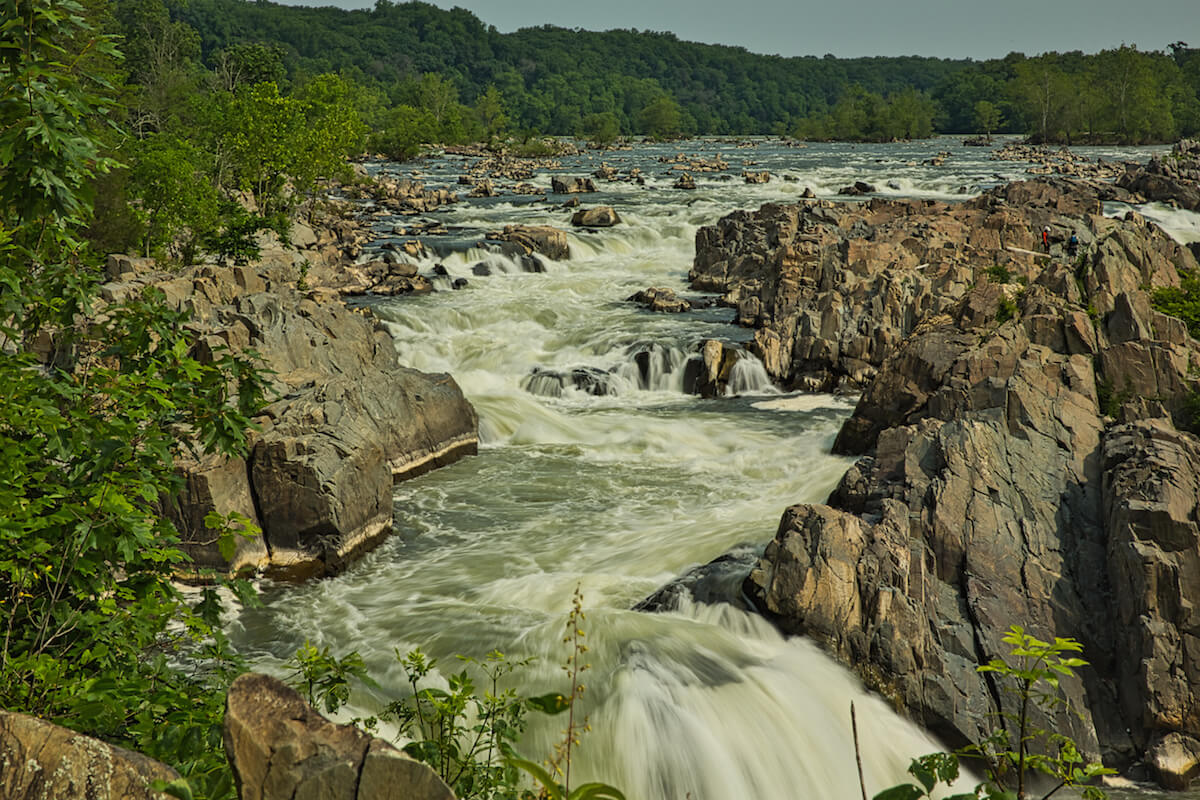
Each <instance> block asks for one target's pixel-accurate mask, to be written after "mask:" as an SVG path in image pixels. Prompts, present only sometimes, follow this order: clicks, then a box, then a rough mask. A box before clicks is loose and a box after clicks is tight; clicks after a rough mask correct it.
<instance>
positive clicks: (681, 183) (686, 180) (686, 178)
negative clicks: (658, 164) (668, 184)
mask: <svg viewBox="0 0 1200 800" xmlns="http://www.w3.org/2000/svg"><path fill="white" fill-rule="evenodd" d="M672 185H673V186H674V187H675V188H676V189H695V188H696V179H695V178H693V177H692V176H691V175H690V174H689V173H687V172H685V173H683V174H682V175H680V176H679V177H678V178H676V179H675V183H674V184H672Z"/></svg>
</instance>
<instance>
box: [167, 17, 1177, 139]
mask: <svg viewBox="0 0 1200 800" xmlns="http://www.w3.org/2000/svg"><path fill="white" fill-rule="evenodd" d="M168 4H169V6H170V11H171V16H172V19H173V20H175V21H177V22H181V23H183V24H186V25H188V26H189V27H190V28H191V29H192V30H193V31H195V32H196V36H197V39H198V45H199V50H200V58H201V59H202V60H203V61H204V62H205V63H208V64H215V63H216V62H217V60H219V59H220V57H221V56H220V54H221V53H224V52H227V51H228V50H229V48H230V47H231V46H246V45H249V44H259V45H262V46H264V47H266V48H269V49H271V50H272V51H273V52H275V53H276V54H277V55H278V58H279V61H280V64H281V66H282V69H283V71H284V78H285V80H287V81H289V82H294V83H303V82H304V81H305V80H307V77H306V76H309V75H317V74H323V73H335V74H338V75H340V76H342V77H343V78H344V79H346V80H348V81H352V82H353V83H354V84H356V85H358V86H360V87H364V89H365V90H366V91H369V92H371V93H373V97H374V100H375V103H376V105H375V108H378V107H379V106H378V104H379V103H383V104H384V105H386V107H387V108H388V109H389V114H387V115H382V116H380V117H378V118H376V119H372V120H369V121H368V124H371V125H372V126H374V127H376V129H378V130H381V131H382V130H385V129H389V128H390V129H391V131H392V135H391V139H390V141H391V142H392V143H393V144H396V143H400V142H411V140H412V139H413V138H414V137H416V138H418V139H422V138H423V139H425V140H430V141H432V140H438V141H451V140H452V139H453V138H454V137H458V138H461V139H465V138H470V137H471V136H479V135H480V134H481V133H482V134H484V135H488V134H497V133H506V134H517V135H520V136H521V137H522V138H527V137H528V136H529V135H530V134H533V133H545V134H556V135H586V136H596V135H597V134H599V135H600V138H602V139H603V138H607V137H608V136H610V135H611V136H633V135H649V136H660V137H661V136H672V135H692V134H698V135H739V134H776V135H793V136H799V137H802V138H811V139H847V140H876V141H886V140H891V139H903V138H911V137H919V136H927V135H930V134H931V133H1008V134H1026V135H1028V136H1031V137H1033V138H1034V139H1036V140H1039V141H1046V142H1063V143H1067V142H1071V143H1079V142H1097V143H1098V142H1112V143H1143V142H1161V141H1171V140H1174V139H1177V138H1179V137H1181V136H1188V135H1193V134H1195V133H1197V132H1198V131H1200V99H1198V95H1200V50H1197V49H1193V48H1189V47H1188V46H1187V45H1186V44H1185V43H1183V42H1176V43H1174V44H1172V45H1170V46H1169V47H1167V48H1166V49H1165V50H1163V51H1143V50H1138V49H1137V48H1136V47H1132V46H1121V47H1119V48H1116V49H1112V50H1106V51H1103V52H1100V53H1096V54H1084V53H1081V52H1069V53H1047V54H1042V55H1036V56H1032V57H1026V56H1025V55H1022V54H1019V53H1011V54H1009V55H1008V56H1005V57H1004V58H1002V59H991V60H983V61H976V60H971V59H962V60H952V59H939V58H925V57H918V56H905V57H873V58H854V59H840V58H835V57H833V56H830V55H825V56H823V57H817V56H803V57H794V58H784V57H781V56H771V55H760V54H756V53H751V52H749V51H747V50H745V49H744V48H740V47H727V46H721V45H707V44H698V43H693V42H684V41H680V40H679V39H678V38H676V37H675V36H674V35H673V34H671V33H666V32H657V31H638V30H611V31H605V32H591V31H583V30H569V29H565V28H559V27H554V26H550V25H546V26H541V27H535V28H525V29H522V30H518V31H516V32H514V33H508V34H503V33H499V32H498V31H497V30H496V29H495V28H494V27H492V26H489V25H486V24H485V23H484V22H482V21H481V20H479V19H478V18H477V17H475V16H474V15H473V14H471V13H470V12H468V11H466V10H464V9H461V8H456V9H454V10H451V11H446V10H443V9H440V8H438V7H436V6H433V5H431V4H429V3H424V2H405V3H394V2H392V1H391V0H377V2H376V4H375V6H374V8H372V9H364V10H356V11H345V10H340V9H336V8H332V7H326V8H308V7H297V6H282V5H276V4H274V3H270V2H253V3H251V2H244V0H186V2H185V0H168ZM430 75H434V76H436V79H437V81H438V82H439V85H438V86H436V87H435V88H436V89H437V90H438V91H434V92H432V93H431V92H430V87H429V86H425V87H424V89H422V88H421V85H422V82H423V81H427V80H429V78H427V76H430ZM481 104H486V105H488V106H490V107H491V108H492V109H493V111H492V112H491V113H490V114H486V115H485V116H486V117H487V119H488V120H489V122H488V123H486V124H485V123H480V122H479V117H480V113H481V112H480V111H479V108H480V106H481ZM447 110H451V113H450V114H449V116H450V117H451V119H449V120H447V119H446V116H447V113H446V112H447ZM472 111H474V112H475V113H471V112H472ZM454 112H457V114H456V113H454ZM376 113H377V114H382V112H376ZM481 124H482V127H481ZM439 137H440V138H439ZM409 149H410V150H411V144H410V146H409Z"/></svg>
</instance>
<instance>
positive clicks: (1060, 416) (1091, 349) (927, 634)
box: [691, 179, 1200, 786]
mask: <svg viewBox="0 0 1200 800" xmlns="http://www.w3.org/2000/svg"><path fill="white" fill-rule="evenodd" d="M1122 191H1123V190H1121V189H1118V188H1116V187H1113V186H1108V185H1103V184H1092V183H1086V182H1068V181H1064V180H1061V179H1050V180H1044V181H1033V182H1024V183H1015V184H1011V185H1009V186H1005V187H1001V188H998V189H995V190H993V191H991V192H987V193H985V194H983V195H982V196H980V197H978V198H976V199H973V200H970V201H967V202H965V203H962V204H960V205H953V206H951V205H947V204H943V203H938V202H933V201H921V200H909V201H890V200H883V199H873V200H870V201H867V202H864V203H862V204H857V205H833V204H830V203H825V202H821V201H817V200H811V201H807V202H804V203H802V204H799V205H787V206H784V205H768V206H764V207H763V208H762V209H760V210H759V211H757V212H736V213H735V214H732V215H730V216H728V217H726V218H725V219H723V220H721V221H720V222H719V223H718V224H717V225H716V226H712V227H708V228H704V229H702V230H701V231H700V232H699V233H698V234H697V255H696V262H695V267H694V269H693V270H692V273H691V279H692V286H693V288H698V289H708V290H715V291H720V292H723V293H724V300H725V302H727V303H729V304H730V305H733V306H735V307H736V308H737V309H738V318H739V320H740V322H741V323H742V324H744V325H747V326H752V327H754V328H755V335H754V341H753V344H752V347H753V348H754V349H755V350H756V351H757V352H758V353H759V354H760V355H761V357H762V359H763V361H764V363H765V365H766V367H767V369H768V371H769V372H770V373H771V374H772V376H774V377H775V378H776V379H777V380H779V381H780V382H782V383H783V384H784V385H786V386H790V387H795V388H804V389H810V390H826V391H828V390H858V389H860V388H861V389H864V391H863V394H862V397H861V400H860V402H859V404H858V406H857V408H856V410H855V412H854V415H853V416H852V417H851V419H849V420H848V421H847V422H846V423H845V425H844V427H843V428H842V430H841V433H840V434H839V436H838V439H837V443H836V445H835V450H836V451H838V452H841V453H844V454H849V455H858V456H860V459H859V461H858V462H857V463H856V464H855V465H854V466H853V467H852V468H851V469H850V470H848V471H847V473H846V474H845V476H844V477H843V479H842V481H841V483H840V485H839V486H838V488H837V489H836V490H835V491H834V493H833V494H832V496H831V497H830V498H829V500H828V502H827V504H824V505H798V506H793V507H791V508H789V509H788V510H787V511H786V512H785V513H784V515H783V518H782V520H781V522H780V526H779V530H778V533H777V534H776V536H775V538H774V540H773V541H772V542H771V543H770V544H769V545H768V546H767V549H766V551H765V553H764V555H763V556H762V558H761V559H760V560H759V562H758V564H757V566H756V567H755V568H754V570H753V572H752V573H751V574H750V576H749V577H748V578H747V580H746V583H745V589H746V590H747V593H748V594H749V595H750V596H751V597H752V598H753V599H754V602H755V603H756V604H757V605H758V607H759V608H760V609H761V610H762V611H763V612H764V613H765V614H767V615H768V616H769V617H771V618H772V619H774V620H775V621H776V622H777V624H778V625H779V626H780V627H781V628H782V629H784V630H786V631H788V632H792V633H797V634H805V635H808V636H811V637H813V638H814V639H816V640H818V641H820V642H822V643H823V644H824V645H825V647H826V648H827V649H828V650H829V651H830V652H831V653H833V654H835V655H836V656H837V657H838V658H840V659H841V660H842V661H844V662H845V663H847V664H849V665H850V666H852V667H853V668H854V669H855V670H856V671H857V672H858V673H859V674H860V675H862V677H863V678H864V680H865V681H866V682H867V683H868V685H870V686H872V687H874V688H876V689H878V690H879V691H880V692H882V693H883V694H884V695H886V696H888V697H889V698H891V699H892V700H893V701H894V703H895V704H896V705H897V706H898V707H899V708H902V709H904V710H905V711H906V712H907V713H908V714H910V715H911V716H912V717H913V718H914V719H916V720H917V721H919V722H921V723H922V724H923V725H925V726H926V727H927V728H929V729H930V730H932V731H933V732H935V733H937V734H939V735H940V736H941V737H942V738H943V739H944V740H945V741H946V742H947V743H948V744H950V745H952V746H958V745H962V744H965V743H966V742H968V741H978V740H979V739H980V738H982V736H983V734H984V733H985V732H986V731H988V730H991V729H992V727H993V726H994V725H995V719H996V717H995V712H996V711H1012V710H1013V709H1012V708H1011V705H1012V703H1013V698H1012V697H1011V696H1009V695H1007V694H1005V693H1004V692H1003V691H1001V688H1000V686H999V685H998V684H997V683H996V681H995V679H994V678H993V677H992V676H990V675H988V674H981V673H978V672H976V671H975V666H976V665H977V664H980V663H986V662H987V661H989V660H991V659H993V658H997V657H1001V656H1005V655H1007V652H1008V647H1007V645H1005V644H1004V643H1003V642H1002V641H1001V637H1002V636H1003V635H1004V633H1005V632H1006V631H1007V629H1008V628H1009V626H1010V625H1012V624H1017V625H1021V626H1023V627H1024V628H1025V629H1026V631H1027V632H1029V633H1031V634H1033V635H1035V636H1038V637H1039V638H1042V639H1047V638H1050V639H1052V638H1053V637H1054V636H1070V637H1074V638H1077V639H1079V640H1080V641H1081V642H1082V643H1083V645H1084V656H1085V657H1086V658H1087V659H1088V660H1089V661H1090V662H1091V667H1089V668H1085V669H1084V670H1082V671H1081V672H1080V676H1079V677H1078V678H1076V679H1074V680H1067V681H1064V682H1063V690H1064V693H1065V695H1066V697H1067V698H1068V699H1069V700H1070V701H1071V704H1072V706H1073V707H1074V708H1075V710H1077V711H1079V712H1081V715H1080V716H1075V715H1074V714H1072V713H1069V712H1067V711H1059V712H1056V713H1054V714H1052V715H1051V716H1050V718H1044V719H1042V720H1040V722H1041V723H1043V724H1045V725H1046V726H1047V727H1050V728H1053V729H1055V730H1059V731H1063V732H1066V733H1069V734H1071V735H1072V736H1073V737H1074V738H1075V739H1076V741H1077V742H1079V744H1080V746H1081V749H1083V750H1084V751H1085V752H1086V753H1088V754H1091V755H1093V756H1100V755H1102V756H1103V757H1104V758H1105V760H1106V762H1107V763H1109V764H1111V765H1115V766H1117V767H1119V768H1122V769H1127V768H1130V767H1133V766H1135V765H1138V764H1145V765H1147V766H1148V767H1149V768H1150V771H1151V772H1152V773H1153V775H1154V776H1155V777H1156V778H1158V779H1159V780H1160V781H1161V782H1163V783H1164V784H1166V785H1171V786H1181V785H1184V784H1185V783H1186V782H1187V781H1188V780H1190V778H1191V777H1192V776H1193V775H1195V774H1196V773H1197V771H1198V770H1200V760H1198V759H1197V755H1196V754H1197V753H1200V714H1197V709H1198V705H1197V703H1198V700H1197V697H1196V690H1197V687H1198V686H1200V681H1198V678H1200V673H1198V671H1197V670H1198V669H1200V660H1198V659H1200V651H1198V650H1197V648H1196V642H1197V639H1196V634H1197V623H1198V622H1200V620H1198V619H1197V618H1196V615H1195V613H1194V611H1193V608H1194V604H1195V603H1196V601H1197V600H1198V599H1200V585H1198V584H1197V580H1198V578H1197V576H1198V575H1200V572H1198V571H1197V566H1198V561H1200V507H1198V498H1200V494H1198V493H1197V492H1198V489H1200V460H1198V459H1197V456H1198V455H1200V440H1198V439H1197V438H1196V436H1195V435H1193V434H1192V433H1189V432H1187V430H1188V429H1193V430H1194V429H1195V428H1194V426H1195V425H1197V423H1200V420H1197V419H1195V418H1194V416H1193V414H1194V405H1193V404H1194V401H1195V397H1196V392H1197V375H1198V374H1200V344H1198V343H1197V342H1196V341H1195V340H1193V339H1192V338H1191V337H1190V336H1189V333H1188V330H1187V328H1186V326H1185V325H1184V323H1183V322H1181V321H1180V320H1178V319H1175V318H1172V317H1168V316H1166V315H1164V314H1161V313H1159V312H1157V311H1155V310H1154V309H1153V308H1152V305H1151V302H1150V295H1149V293H1148V290H1149V289H1150V287H1156V286H1175V285H1178V284H1179V281H1180V278H1179V272H1180V271H1188V270H1195V269H1197V262H1196V258H1195V255H1194V254H1193V252H1192V251H1191V250H1189V249H1188V248H1187V247H1184V246H1181V245H1179V244H1177V243H1176V242H1174V241H1173V240H1172V239H1170V238H1169V237H1168V236H1167V235H1166V234H1165V233H1163V232H1162V231H1161V230H1159V229H1158V228H1156V227H1155V226H1153V225H1148V224H1147V223H1146V222H1145V221H1144V220H1143V219H1141V218H1140V217H1139V216H1138V215H1137V214H1135V213H1130V214H1128V215H1127V216H1126V217H1125V218H1124V219H1112V218H1108V217H1105V216H1103V215H1102V214H1100V213H1099V211H1100V210H1101V202H1102V201H1103V200H1104V199H1106V198H1113V197H1119V196H1121V194H1120V193H1121V192H1122ZM1044 228H1049V229H1050V230H1049V235H1050V239H1051V242H1052V245H1051V248H1050V252H1048V253H1047V252H1039V247H1040V232H1041V231H1042V230H1043V229H1044ZM1072 234H1074V236H1075V238H1076V241H1077V242H1078V253H1077V254H1072V253H1070V252H1068V249H1069V245H1068V242H1069V239H1070V237H1071V235H1072Z"/></svg>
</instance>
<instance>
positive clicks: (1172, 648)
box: [1103, 419, 1200, 789]
mask: <svg viewBox="0 0 1200 800" xmlns="http://www.w3.org/2000/svg"><path fill="white" fill-rule="evenodd" d="M1103 457H1104V495H1105V497H1104V515H1105V521H1106V525H1107V530H1108V564H1109V573H1110V580H1111V583H1112V586H1113V589H1114V595H1115V596H1114V603H1113V607H1112V610H1113V613H1114V614H1115V616H1116V619H1115V622H1116V625H1117V628H1118V630H1119V631H1120V632H1121V634H1122V636H1121V645H1120V646H1119V647H1118V648H1117V649H1116V652H1115V657H1116V667H1117V674H1116V685H1117V686H1118V687H1120V693H1121V697H1120V700H1121V706H1122V708H1123V710H1124V712H1125V714H1126V716H1127V717H1128V718H1129V719H1131V720H1133V721H1135V722H1136V723H1137V724H1136V725H1134V726H1133V727H1132V732H1133V736H1134V740H1135V744H1136V745H1137V746H1138V748H1139V749H1142V748H1147V749H1149V750H1150V751H1151V752H1152V753H1153V757H1152V758H1151V763H1152V764H1153V765H1154V767H1155V770H1156V771H1157V772H1158V774H1159V778H1160V780H1161V781H1163V782H1164V784H1166V785H1168V786H1169V788H1175V789H1181V788H1184V786H1183V784H1186V782H1187V781H1189V780H1190V779H1191V778H1192V777H1194V776H1195V775H1196V774H1197V772H1198V771H1200V747H1197V742H1196V740H1197V738H1200V697H1197V696H1196V690H1197V687H1196V683H1195V681H1193V680H1191V679H1190V678H1189V677H1188V676H1193V675H1196V674H1198V673H1200V652H1197V650H1196V648H1195V647H1194V644H1193V643H1194V642H1195V641H1196V635H1197V629H1198V627H1200V617H1198V615H1197V611H1196V605H1195V603H1196V600H1197V599H1200V440H1198V439H1197V438H1196V437H1195V436H1191V435H1188V434H1184V433H1180V432H1178V431H1176V430H1175V429H1174V427H1173V426H1172V424H1171V422H1170V421H1169V420H1164V419H1147V420H1141V421H1138V422H1136V423H1132V424H1128V425H1120V426H1117V427H1115V428H1113V429H1112V430H1111V431H1110V433H1109V435H1108V436H1107V437H1106V439H1105V443H1104V453H1103ZM1185 741H1186V742H1188V743H1190V746H1188V747H1182V746H1181V742H1185ZM1164 742H1168V743H1173V745H1174V746H1171V747H1167V746H1165V745H1164ZM1168 753H1170V754H1171V755H1169V757H1168V755H1167V754H1168ZM1185 754H1186V758H1184V755H1185Z"/></svg>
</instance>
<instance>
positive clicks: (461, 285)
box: [450, 278, 467, 289]
mask: <svg viewBox="0 0 1200 800" xmlns="http://www.w3.org/2000/svg"><path fill="white" fill-rule="evenodd" d="M450 288H451V289H465V288H467V279H466V278H455V279H454V280H453V281H451V282H450Z"/></svg>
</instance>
